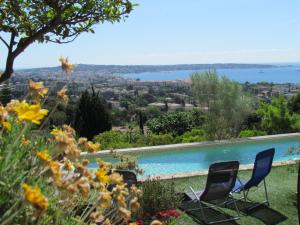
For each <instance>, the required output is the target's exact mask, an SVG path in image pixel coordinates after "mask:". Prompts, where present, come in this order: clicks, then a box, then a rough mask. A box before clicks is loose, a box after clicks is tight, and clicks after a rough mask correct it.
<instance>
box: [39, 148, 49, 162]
mask: <svg viewBox="0 0 300 225" xmlns="http://www.w3.org/2000/svg"><path fill="white" fill-rule="evenodd" d="M36 155H37V157H39V158H40V159H41V160H43V161H45V162H47V163H49V162H50V161H51V156H50V155H49V153H48V151H47V150H44V151H39V152H37V153H36Z"/></svg>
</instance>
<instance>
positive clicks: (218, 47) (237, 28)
mask: <svg viewBox="0 0 300 225" xmlns="http://www.w3.org/2000/svg"><path fill="white" fill-rule="evenodd" d="M133 2H134V3H138V4H139V6H138V7H136V8H135V10H134V11H133V12H132V13H131V15H130V16H129V18H128V19H127V20H126V21H125V22H121V23H117V24H110V23H105V24H100V25H96V26H95V27H94V28H95V34H92V33H85V34H82V35H80V36H79V37H78V38H77V39H76V40H75V41H74V42H72V43H70V44H63V45H59V44H52V43H48V44H33V45H31V46H29V48H27V49H26V50H25V52H24V53H22V54H21V55H20V56H19V57H18V58H17V60H16V62H15V68H33V67H45V66H57V65H58V64H59V63H58V58H59V57H60V56H61V55H63V56H67V57H69V59H70V61H71V62H73V63H75V64H79V63H85V64H121V65H129V64H133V65H137V64H194V63H197V64H198V63H199V64H201V63H285V62H300V29H299V28H300V14H299V9H300V1H299V0H285V1H280V0H206V1H204V0H133ZM5 51H6V49H5V47H4V45H2V43H0V68H3V67H4V65H5V57H6V55H5V54H6V52H5Z"/></svg>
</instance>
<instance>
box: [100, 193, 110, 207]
mask: <svg viewBox="0 0 300 225" xmlns="http://www.w3.org/2000/svg"><path fill="white" fill-rule="evenodd" d="M99 201H100V207H101V208H104V209H107V208H109V207H111V203H112V198H111V193H110V192H108V191H103V192H102V193H101V195H100V199H99Z"/></svg>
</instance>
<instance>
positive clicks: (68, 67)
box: [59, 56, 75, 75]
mask: <svg viewBox="0 0 300 225" xmlns="http://www.w3.org/2000/svg"><path fill="white" fill-rule="evenodd" d="M59 61H60V63H61V68H62V70H63V71H65V72H66V74H67V75H69V74H71V73H72V72H73V71H74V68H75V65H73V64H71V63H69V59H68V57H63V56H61V57H60V58H59Z"/></svg>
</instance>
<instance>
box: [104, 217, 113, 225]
mask: <svg viewBox="0 0 300 225" xmlns="http://www.w3.org/2000/svg"><path fill="white" fill-rule="evenodd" d="M103 225H112V223H111V222H110V219H108V218H107V219H106V220H105V221H104V223H103Z"/></svg>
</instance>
